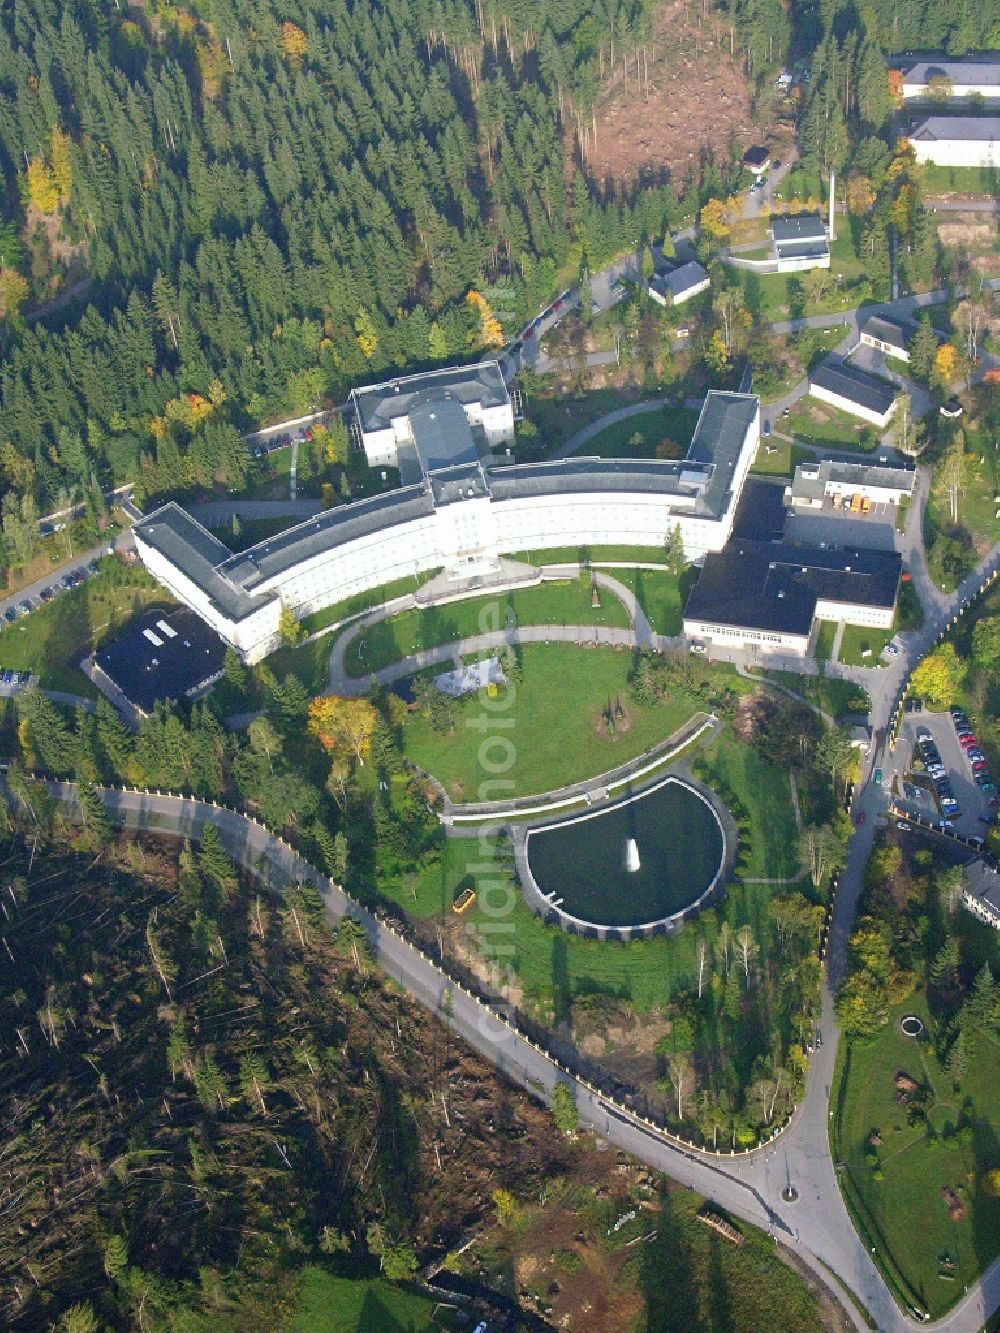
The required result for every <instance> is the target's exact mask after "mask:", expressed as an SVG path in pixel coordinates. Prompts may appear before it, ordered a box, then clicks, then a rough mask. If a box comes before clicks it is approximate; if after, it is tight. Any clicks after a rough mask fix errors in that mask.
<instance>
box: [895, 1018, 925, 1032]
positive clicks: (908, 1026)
mask: <svg viewBox="0 0 1000 1333" xmlns="http://www.w3.org/2000/svg"><path fill="white" fill-rule="evenodd" d="M899 1030H900V1032H902V1034H903V1036H904V1037H922V1036H923V1035H924V1023H923V1019H921V1018H918V1017H917V1015H916V1014H907V1015H906V1016H905V1017H904V1018H901V1019H900V1020H899Z"/></svg>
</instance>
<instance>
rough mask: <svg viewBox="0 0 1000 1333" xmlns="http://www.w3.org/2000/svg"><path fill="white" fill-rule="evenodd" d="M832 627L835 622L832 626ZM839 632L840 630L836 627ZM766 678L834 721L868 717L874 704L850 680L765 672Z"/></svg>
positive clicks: (785, 672)
mask: <svg viewBox="0 0 1000 1333" xmlns="http://www.w3.org/2000/svg"><path fill="white" fill-rule="evenodd" d="M830 623H831V624H832V622H830ZM834 628H835V629H836V626H835V625H834ZM762 674H763V675H765V676H767V677H768V678H769V679H771V680H774V681H777V683H778V684H779V685H785V686H787V687H788V689H790V690H794V691H795V692H796V694H801V695H802V696H803V698H806V699H808V700H809V702H810V703H812V704H815V705H816V706H817V707H818V708H822V710H823V712H824V713H829V715H830V716H831V717H832V718H837V717H840V716H841V715H842V714H844V713H867V712H868V711H869V710H870V708H871V700H870V699H869V698H868V695H867V694H866V693H865V691H864V690H863V689H861V687H860V686H859V685H853V684H852V683H851V682H850V681H849V680H834V679H827V677H825V676H800V675H798V674H797V673H796V672H794V671H764V672H763V673H762Z"/></svg>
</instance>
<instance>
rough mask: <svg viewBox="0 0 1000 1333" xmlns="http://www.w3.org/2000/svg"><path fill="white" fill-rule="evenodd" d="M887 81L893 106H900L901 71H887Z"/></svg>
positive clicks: (901, 99)
mask: <svg viewBox="0 0 1000 1333" xmlns="http://www.w3.org/2000/svg"><path fill="white" fill-rule="evenodd" d="M888 81H889V96H890V97H891V98H892V100H893V103H894V105H896V106H902V104H903V71H902V70H901V69H891V70H889V73H888Z"/></svg>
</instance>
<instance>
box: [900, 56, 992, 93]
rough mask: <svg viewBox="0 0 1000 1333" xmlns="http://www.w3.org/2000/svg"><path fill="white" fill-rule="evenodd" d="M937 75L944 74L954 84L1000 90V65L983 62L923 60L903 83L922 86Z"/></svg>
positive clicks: (909, 71) (908, 73)
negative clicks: (977, 85) (974, 85)
mask: <svg viewBox="0 0 1000 1333" xmlns="http://www.w3.org/2000/svg"><path fill="white" fill-rule="evenodd" d="M935 74H943V75H944V77H945V78H946V79H950V80H951V81H952V83H953V84H955V83H958V84H964V85H966V86H967V85H969V84H972V83H977V84H980V85H981V86H983V87H987V88H990V87H992V88H997V89H998V90H1000V64H998V63H996V62H995V61H992V62H987V61H982V60H921V61H919V62H918V63H917V64H916V65H914V66H913V68H912V69H908V70H907V71H906V73H905V74H904V75H903V83H904V84H909V85H910V86H911V87H913V86H921V85H923V84H926V83H928V82H929V81H930V80H931V79H932V78H933V77H934V75H935Z"/></svg>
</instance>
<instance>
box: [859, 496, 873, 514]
mask: <svg viewBox="0 0 1000 1333" xmlns="http://www.w3.org/2000/svg"><path fill="white" fill-rule="evenodd" d="M871 507H872V502H871V500H869V498H868V496H867V495H866V496H865V498H864V499H863V500H862V501H861V512H862V514H867V513H868V512H869V511H870V510H871Z"/></svg>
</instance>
